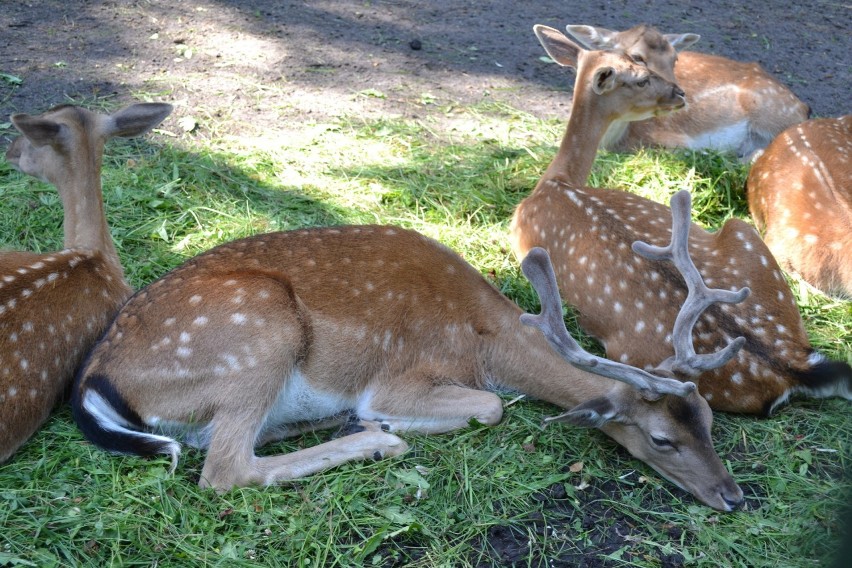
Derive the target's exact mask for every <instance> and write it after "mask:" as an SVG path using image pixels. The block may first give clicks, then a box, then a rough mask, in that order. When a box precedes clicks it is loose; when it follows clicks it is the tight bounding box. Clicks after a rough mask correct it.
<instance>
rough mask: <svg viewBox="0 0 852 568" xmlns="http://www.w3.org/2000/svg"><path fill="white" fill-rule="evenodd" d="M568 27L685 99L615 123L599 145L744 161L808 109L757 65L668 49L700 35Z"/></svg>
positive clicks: (574, 34)
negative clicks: (668, 110) (664, 111)
mask: <svg viewBox="0 0 852 568" xmlns="http://www.w3.org/2000/svg"><path fill="white" fill-rule="evenodd" d="M567 30H568V34H569V35H570V36H571V37H573V38H574V39H575V40H576V41H577V42H579V43H580V44H582V45H583V46H584V47H586V48H587V49H605V50H617V51H621V52H623V53H626V54H627V55H629V56H630V57H631V58H632V59H633V60H634V61H636V62H639V63H642V64H645V65H647V66H648V68H649V69H652V70H654V71H655V72H657V73H659V74H660V75H662V76H663V77H666V78H667V79H669V80H670V81H676V82H677V84H678V85H680V86H681V87H682V88H683V90H684V91H685V92H686V96H687V100H688V101H689V105H688V106H687V107H686V108H685V109H684V110H682V111H680V112H677V113H674V114H669V115H666V116H661V117H656V118H653V119H651V120H646V121H642V122H627V121H623V120H619V121H616V122H614V123H613V124H612V125H611V126H610V128H609V130H608V131H607V134H606V136H604V138H603V140H602V146H603V147H604V148H608V149H612V150H618V151H627V150H633V149H636V148H638V147H640V146H663V147H667V148H691V149H694V150H697V149H705V148H706V149H714V150H722V151H731V152H736V154H737V155H738V156H739V157H740V159H741V160H743V161H751V160H752V159H754V157H755V156H756V155H757V154H759V152H760V150H762V149H763V148H764V147H766V145H767V144H769V142H771V141H772V139H773V138H775V136H777V135H778V134H779V133H780V132H781V131H783V130H784V129H786V128H788V127H789V126H792V125H794V124H797V123H799V122H802V121H803V120H806V119H807V118H808V115H809V114H810V109H809V108H808V105H806V104H805V103H803V102H802V101H800V100H799V99H798V98H797V97H796V95H794V94H793V93H792V91H790V89H788V88H787V87H786V86H784V85H783V84H781V83H780V82H779V81H778V80H776V79H775V78H774V77H772V75H770V74H769V73H767V72H766V70H765V69H763V67H761V66H760V65H759V64H757V63H742V62H739V61H734V60H732V59H727V58H725V57H719V56H716V55H708V54H706V53H697V52H692V51H684V52H681V53H680V55H679V56H678V54H677V53H676V51H675V49H678V50H679V49H683V48H686V47H689V46H690V45H692V44H693V43H695V42H696V41H698V39H699V38H700V37H701V36H698V35H695V34H682V35H673V34H672V35H665V36H663V35H662V34H660V33H659V32H658V31H657V30H655V29H654V28H651V27H648V26H636V27H634V28H630V29H629V30H626V31H623V32H616V31H611V30H607V29H604V28H596V27H593V26H584V25H571V26H567ZM665 43H670V44H671V46H672V47H667V46H666V45H664V44H665ZM675 62H676V63H677V64H675Z"/></svg>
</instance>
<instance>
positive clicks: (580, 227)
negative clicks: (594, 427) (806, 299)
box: [511, 26, 852, 415]
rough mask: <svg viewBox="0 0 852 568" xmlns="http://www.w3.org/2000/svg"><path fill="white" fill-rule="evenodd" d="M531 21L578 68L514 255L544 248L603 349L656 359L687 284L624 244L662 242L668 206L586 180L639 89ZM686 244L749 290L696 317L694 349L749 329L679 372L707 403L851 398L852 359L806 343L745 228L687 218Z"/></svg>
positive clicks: (777, 280)
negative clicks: (705, 361)
mask: <svg viewBox="0 0 852 568" xmlns="http://www.w3.org/2000/svg"><path fill="white" fill-rule="evenodd" d="M535 30H536V34H537V35H538V37H539V40H540V41H541V43H542V45H543V46H544V48H545V50H546V51H547V53H548V54H549V55H550V56H551V58H552V59H554V60H556V61H557V62H560V63H562V64H563V65H571V66H576V67H577V77H576V85H575V89H574V101H573V106H572V111H571V118H570V120H569V122H568V126H567V128H566V132H565V135H564V137H563V139H562V143H561V145H560V147H559V151H558V152H557V155H556V156H555V157H554V159H553V161H552V162H551V164H550V166H549V167H548V169H547V170H546V171H545V173H544V175H543V176H542V178H541V179H540V180H539V182H538V184H537V185H536V187H535V190H534V191H533V193H532V195H531V196H529V197H527V198H526V199H524V200H523V201H522V202H521V204H520V205H519V206H518V208H517V209H516V211H515V214H514V217H513V219H512V227H511V230H512V239H513V248H514V250H515V252H516V254H517V255H518V256H519V257H520V258H523V256H524V255H525V254H526V253H527V251H529V250H530V249H531V248H533V247H543V248H545V249H546V250H547V251H548V252H549V253H550V255H551V258H552V260H553V264H554V268H555V271H556V275H557V278H558V281H559V284H560V286H561V288H562V290H563V294H564V296H565V300H566V302H568V303H569V304H571V305H572V306H574V307H575V308H576V309H577V311H578V313H579V323H580V325H581V327H583V328H584V329H585V330H586V331H587V332H588V333H590V334H591V335H593V336H594V337H596V338H597V339H599V340H600V341H601V342H602V343H603V345H604V347H605V348H606V353H607V356H608V357H609V358H611V359H614V360H618V361H622V362H625V363H629V364H631V365H634V366H637V367H640V368H643V367H645V366H647V365H655V364H656V363H657V362H659V361H661V360H663V359H665V358H666V357H668V356H670V355H671V353H672V350H673V347H672V338H671V333H670V330H671V329H672V327H673V322H674V321H675V315H676V308H675V306H677V305H678V304H679V303H680V302H682V301H683V298H684V297H685V296H686V288H685V287H684V283H683V281H682V279H681V277H680V276H679V275H678V274H677V273H675V272H673V271H672V270H671V269H670V268H668V267H667V266H666V265H662V264H660V263H658V262H656V261H653V260H648V259H645V258H641V257H638V256H636V255H633V254H632V253H631V250H630V247H631V244H632V243H633V242H634V241H636V240H638V239H641V240H645V241H647V242H650V243H660V242H665V241H667V239H668V238H669V235H670V232H671V229H670V223H671V211H670V210H669V208H668V207H666V206H664V205H662V204H659V203H655V202H653V201H650V200H647V199H643V198H641V197H638V196H635V195H632V194H629V193H627V192H623V191H618V190H610V189H595V188H589V187H583V186H584V185H585V182H586V180H587V178H588V174H589V171H590V170H591V166H592V163H593V161H594V158H595V153H596V148H597V146H598V142H599V136H601V135H602V133H603V132H604V131H606V129H607V127H608V125H609V121H611V120H613V117H614V116H619V112H618V109H619V108H627V107H628V106H629V100H630V99H631V98H635V97H637V95H636V94H634V90H632V89H630V88H627V87H621V88H618V89H613V90H612V91H610V92H599V89H598V88H597V79H596V74H594V73H593V71H594V70H595V66H594V65H592V62H594V61H598V60H599V59H600V57H601V53H604V52H594V51H592V52H589V51H583V50H582V48H581V47H580V46H578V45H577V44H575V43H574V42H572V41H570V40H569V39H568V38H567V37H565V36H564V35H563V34H561V33H560V32H558V31H557V30H554V29H552V28H546V27H544V26H536V28H535ZM614 56H616V54H614V53H613V54H609V57H614ZM621 57H625V56H623V55H622V56H621ZM651 75H652V77H653V76H654V74H653V73H652V74H651ZM619 92H620V94H619ZM619 97H620V98H619ZM690 253H691V255H692V257H693V259H694V261H695V264H696V265H697V266H698V269H699V270H700V272H701V274H702V276H704V278H705V279H706V281H707V283H708V284H712V285H714V286H716V287H718V288H722V289H733V288H735V287H738V286H741V285H746V286H748V287H749V288H751V290H752V294H751V296H750V297H749V298H748V299H746V300H745V301H743V302H742V303H740V304H738V305H721V306H713V307H711V308H709V309H708V310H707V311H706V312H705V313H704V314H703V315H702V317H701V318H699V320H698V322H697V324H696V326H695V334H694V337H693V340H694V341H695V344H696V348H697V349H699V350H702V351H711V350H713V349H714V348H715V345H716V344H717V342H718V340H719V336H720V334H721V336H722V337H723V338H726V339H727V340H730V339H731V338H733V337H736V336H744V337H745V338H746V344H745V346H744V347H743V349H742V350H741V351H740V352H739V353H738V354H737V357H736V358H735V359H734V360H732V361H730V362H729V363H728V364H727V365H725V366H723V367H719V368H717V369H714V370H708V371H704V372H701V373H700V374H696V373H690V374H688V375H680V376H682V377H683V378H688V379H689V380H693V381H695V382H696V384H697V385H698V388H699V391H700V392H701V394H702V396H704V397H705V398H706V399H707V400H708V401H709V403H710V406H711V407H712V408H713V409H715V410H724V411H730V412H743V413H752V414H761V415H768V414H770V413H771V412H772V411H773V410H774V409H775V408H776V407H777V406H778V405H780V404H782V403H783V402H785V401H786V400H787V399H788V398H789V397H790V395H791V394H795V393H803V394H807V395H810V396H833V395H839V396H843V397H845V398H847V399H849V398H852V369H850V367H849V365H848V364H846V363H842V362H835V361H830V360H828V359H826V358H825V357H824V356H822V355H821V354H819V353H817V352H815V351H814V350H813V349H812V347H811V345H810V342H809V340H808V338H807V335H806V333H805V329H804V325H803V323H802V320H801V316H800V314H799V311H798V308H797V306H796V303H795V299H794V297H793V295H792V293H791V291H790V290H789V287H788V286H787V284H786V281H785V280H784V278H783V275H782V273H781V270H780V268H779V267H778V265H777V263H776V262H775V259H774V258H773V256H772V254H771V253H770V252H769V250H768V249H767V248H766V245H765V244H764V243H763V241H762V240H761V239H760V237H759V236H758V235H757V233H756V232H755V231H754V229H753V228H752V227H751V226H749V225H748V224H747V223H745V222H743V221H740V220H737V219H732V220H730V221H728V222H727V223H725V225H724V227H723V228H722V229H721V230H720V231H718V232H716V233H708V232H707V231H705V230H703V229H702V228H700V227H699V226H697V225H693V226H692V230H691V231H690Z"/></svg>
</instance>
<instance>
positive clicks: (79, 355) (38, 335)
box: [0, 103, 171, 462]
mask: <svg viewBox="0 0 852 568" xmlns="http://www.w3.org/2000/svg"><path fill="white" fill-rule="evenodd" d="M170 112H171V106H170V105H167V104H148V103H143V104H136V105H131V106H129V107H127V108H125V109H123V110H120V111H118V112H116V113H114V114H111V115H103V114H96V113H93V112H90V111H88V110H85V109H82V108H79V107H74V106H70V105H63V106H59V107H55V108H53V109H51V110H49V111H47V112H45V113H43V114H41V115H38V116H30V115H27V114H15V115H12V118H11V120H12V124H13V125H14V126H15V128H17V129H18V131H19V132H20V133H21V135H22V136H20V137H18V138H16V139H15V140H14V141H13V142H12V144H11V146H10V147H9V149H8V151H7V153H6V159H7V160H8V161H9V162H10V163H11V164H12V165H13V166H14V167H15V168H17V169H19V170H21V171H22V172H24V173H27V174H29V175H32V176H35V177H37V178H39V179H41V180H42V181H45V182H48V183H52V184H53V185H55V186H56V189H57V190H58V191H59V195H60V197H61V199H62V206H63V209H64V215H65V217H64V221H63V229H64V233H65V240H64V246H65V248H64V250H61V251H57V252H53V253H47V254H39V253H32V252H0V462H2V461H5V460H6V459H8V458H9V457H10V456H11V455H12V454H13V453H14V452H15V451H16V450H17V449H18V448H19V447H20V446H21V444H23V443H24V442H25V441H27V440H28V439H29V438H30V436H31V435H32V434H33V433H34V432H35V431H36V430H37V429H38V427H39V426H41V424H42V423H44V421H45V420H46V419H47V417H48V415H49V414H50V411H51V409H52V408H53V406H54V405H55V404H56V402H57V400H58V399H59V398H60V397H61V396H62V394H63V393H64V392H65V391H66V390H67V387H68V385H69V383H70V382H71V379H72V376H73V373H74V370H75V369H76V368H77V366H78V365H79V363H80V362H81V361H82V359H83V357H84V356H85V354H86V352H87V351H88V349H89V348H90V347H91V346H92V345H93V344H94V343H95V341H96V340H97V338H98V337H99V336H100V335H101V334H102V333H103V331H104V329H106V326H107V324H108V323H109V321H110V320H111V319H112V317H113V315H114V314H115V312H116V311H118V308H119V307H120V306H121V304H122V303H124V301H125V300H126V299H127V298H128V297H129V296H130V294H131V289H130V286H129V285H128V284H127V282H126V281H125V279H124V271H123V270H122V268H121V264H120V263H119V259H118V254H117V253H116V250H115V247H114V245H113V242H112V238H111V236H110V233H109V227H108V226H107V221H106V217H105V216H104V208H103V198H102V195H101V163H102V159H103V151H104V144H105V143H106V141H107V140H108V139H110V138H112V137H114V136H122V137H129V136H139V135H141V134H144V133H145V132H147V131H148V130H150V129H151V128H153V127H154V126H156V125H157V124H159V123H160V122H161V121H162V120H163V119H164V118H165V117H166V116H167V115H168V114H169V113H170Z"/></svg>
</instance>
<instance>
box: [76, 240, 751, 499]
mask: <svg viewBox="0 0 852 568" xmlns="http://www.w3.org/2000/svg"><path fill="white" fill-rule="evenodd" d="M541 254H542V255H544V258H543V259H542V258H541V255H539V254H536V255H532V258H531V259H530V261H529V262H528V263H527V265H528V266H529V265H530V264H535V263H541V264H545V265H546V264H547V257H546V253H543V252H542V253H541ZM538 271H539V272H540V271H541V269H539V270H538ZM532 280H533V282H534V283H535V284H536V286H537V287H539V288H541V284H540V282H539V280H540V278H538V277H535V276H533V277H532ZM539 293H541V294H542V295H543V296H544V297H543V299H542V301H543V302H544V303H545V304H546V305H551V306H555V307H551V308H550V312H551V313H550V315H549V316H547V318H546V319H547V321H548V322H549V323H544V324H540V325H541V326H544V327H545V328H547V326H556V328H557V329H549V330H546V333H548V335H549V336H550V337H559V338H560V339H559V340H557V345H562V344H563V342H564V341H568V339H567V338H566V336H567V332H566V331H565V328H564V323H562V322H561V317H559V315H558V314H561V310H560V305H561V304H560V299H559V296H558V293H557V292H556V289H555V286H551V287H550V288H549V289H543V290H540V292H539ZM692 305H693V307H692V308H691V307H689V306H687V307H686V308H685V311H691V310H692V309H693V308H694V303H693V304H692ZM554 310H555V311H554ZM557 312H558V313H557ZM521 314H522V311H521V310H520V309H519V308H518V307H517V306H516V305H515V304H514V303H512V302H511V301H510V300H509V299H508V298H506V297H505V296H503V295H502V294H500V293H499V292H498V291H497V290H495V289H494V288H493V287H492V286H491V285H490V284H489V283H488V282H487V281H486V280H485V279H484V278H483V277H482V276H481V275H480V274H479V273H478V272H477V271H476V270H475V269H474V268H473V267H472V266H470V265H469V264H467V263H466V262H465V261H464V260H462V259H461V258H460V257H459V256H458V255H457V254H455V253H454V252H452V251H451V250H449V249H448V248H446V247H444V246H442V245H440V244H439V243H437V242H435V241H432V240H430V239H428V238H426V237H424V236H422V235H420V234H418V233H415V232H413V231H408V230H404V229H401V228H398V227H389V226H350V227H334V228H314V229H305V230H298V231H292V232H284V233H271V234H265V235H258V236H254V237H250V238H246V239H242V240H238V241H234V242H231V243H227V244H224V245H221V246H219V247H217V248H214V249H212V250H210V251H208V252H206V253H204V254H201V255H199V256H197V257H195V258H193V259H192V260H190V261H188V262H187V263H186V264H184V265H183V266H181V267H179V268H177V269H175V270H174V271H172V272H171V273H169V274H167V275H166V276H164V277H163V278H161V279H160V280H158V281H156V282H154V283H153V284H151V285H150V286H148V287H147V288H145V289H144V290H142V291H140V292H138V293H137V294H136V295H135V296H134V297H132V298H131V299H130V300H129V301H128V303H127V304H126V305H125V306H124V307H123V308H122V310H121V311H120V313H119V314H118V316H117V318H116V319H115V321H114V322H113V324H112V325H111V327H110V328H109V330H108V331H107V333H106V334H105V336H104V338H103V339H102V340H101V342H100V343H99V344H98V345H97V346H96V347H95V348H94V349H93V351H92V353H91V356H90V358H89V360H88V362H87V363H86V364H85V366H84V367H83V368H82V370H81V372H80V373H79V375H78V378H77V380H76V381H75V385H74V387H73V390H72V408H73V412H74V417H75V420H76V422H77V424H78V425H79V427H80V428H81V430H82V432H83V433H84V434H85V436H86V437H87V438H88V439H89V440H91V441H92V442H94V443H96V444H97V445H99V446H101V447H102V448H104V449H107V450H110V451H112V452H117V453H129V454H137V455H155V454H168V455H171V456H172V461H173V466H172V467H173V468H174V467H175V465H176V463H177V458H178V455H179V453H180V445H179V443H178V441H177V440H176V439H175V438H177V437H182V438H183V439H184V440H185V442H186V443H188V444H190V445H193V446H196V447H199V448H207V457H206V460H205V462H204V467H203V469H202V472H201V478H200V480H199V484H200V485H201V486H202V487H208V486H209V487H214V488H216V489H217V490H220V491H224V490H228V489H229V488H231V487H234V486H243V485H248V484H263V485H270V484H274V483H278V482H281V481H285V480H289V479H294V478H299V477H304V476H307V475H310V474H313V473H316V472H319V471H322V470H324V469H327V468H329V467H333V466H336V465H339V464H342V463H345V462H348V461H352V460H358V459H378V458H380V457H387V456H395V455H399V454H401V453H403V452H404V451H405V450H406V448H407V446H406V443H405V442H404V441H403V440H402V439H400V438H398V437H397V436H396V435H394V434H393V433H392V432H402V431H407V430H411V431H419V432H424V433H440V432H448V431H451V430H455V429H458V428H463V427H465V426H466V425H468V424H469V422H470V420H471V419H475V420H477V421H478V422H480V423H483V424H489V425H491V424H496V423H498V422H499V421H500V419H501V417H502V414H503V406H502V402H501V399H500V398H499V397H498V396H497V395H495V394H493V393H492V392H488V390H490V389H509V390H512V391H520V392H522V393H526V394H528V395H530V396H533V397H536V398H538V399H542V400H545V401H549V402H551V403H554V404H557V405H559V406H562V407H564V408H569V409H571V410H569V411H568V412H567V413H566V414H564V415H563V416H562V417H560V418H559V419H561V420H566V421H568V422H571V423H572V424H575V425H578V426H585V427H598V428H601V429H602V430H603V431H604V432H606V433H607V434H608V435H609V436H611V437H612V438H614V439H615V440H616V441H618V442H619V443H620V444H622V445H623V446H625V447H626V448H627V449H628V450H629V451H630V452H631V453H632V454H633V455H634V456H636V457H638V458H639V459H642V460H643V461H645V462H646V463H648V464H649V465H651V466H652V467H653V468H655V469H656V470H657V471H658V472H660V474H661V475H663V476H664V477H666V478H668V479H669V480H671V481H673V482H674V483H675V484H677V485H678V486H680V487H682V488H684V489H685V490H687V491H689V492H691V493H693V494H694V495H695V496H696V497H697V498H698V499H700V500H701V501H702V502H704V503H706V504H707V505H709V506H711V507H715V508H717V509H721V510H732V509H734V508H735V507H737V506H738V505H739V503H740V502H741V500H742V491H741V490H740V488H739V487H738V486H737V485H736V483H735V482H734V481H733V479H732V478H731V476H730V475H729V473H728V472H727V471H726V469H725V467H724V465H723V464H722V462H721V460H720V459H719V457H718V456H717V455H716V453H715V451H714V449H713V445H712V442H711V438H710V427H711V424H712V413H711V412H710V409H709V407H708V405H707V403H706V401H705V400H704V399H702V398H701V397H700V396H698V394H697V393H696V392H695V388H694V385H692V384H690V383H681V382H679V381H677V380H673V379H671V378H667V377H659V376H656V375H653V374H650V373H648V372H645V371H643V370H640V369H635V368H632V367H629V366H626V365H621V364H618V363H615V362H611V361H607V360H605V359H601V358H595V357H593V356H591V355H588V354H585V353H582V352H580V351H579V347H577V348H576V349H577V352H572V353H571V354H567V353H563V356H564V357H565V358H566V359H563V358H562V357H560V356H559V355H558V354H557V353H555V352H554V351H553V349H551V348H550V347H549V346H548V343H547V340H546V339H545V338H544V337H543V336H542V334H541V333H538V332H537V331H536V330H534V329H531V328H529V327H527V326H525V325H523V324H522V323H521V321H520V316H521ZM557 320H559V321H558V325H557ZM534 321H538V320H534ZM687 335H688V330H687ZM563 347H564V346H563ZM735 348H736V346H734V348H731V349H735ZM560 349H562V348H560ZM562 350H564V349H562ZM728 351H729V352H730V351H731V350H730V349H729V350H728ZM566 360H567V362H566ZM593 373H597V374H593ZM598 374H599V375H602V376H598ZM604 377H609V378H612V379H616V380H615V381H611V380H607V379H606V378H604ZM486 389H488V390H486ZM349 417H352V418H355V419H356V420H357V421H358V422H357V424H356V423H353V422H349V423H350V425H351V426H354V427H352V428H350V433H349V435H347V436H344V437H339V438H336V439H333V440H331V441H329V442H325V443H322V444H320V445H318V446H315V447H311V448H307V449H303V450H298V451H295V452H292V453H289V454H286V455H275V456H269V457H258V456H256V455H255V452H254V449H255V447H256V446H258V445H261V444H264V443H267V442H271V441H273V440H278V439H281V438H283V437H286V436H291V435H296V434H299V433H301V432H305V431H309V430H315V429H320V428H328V427H332V426H335V425H339V424H342V423H345V422H347V418H349ZM353 430H354V432H352V431H353Z"/></svg>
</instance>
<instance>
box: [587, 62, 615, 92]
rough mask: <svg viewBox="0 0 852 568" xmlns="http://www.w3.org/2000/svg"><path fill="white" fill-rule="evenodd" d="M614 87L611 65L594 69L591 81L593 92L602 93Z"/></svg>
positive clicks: (613, 73)
mask: <svg viewBox="0 0 852 568" xmlns="http://www.w3.org/2000/svg"><path fill="white" fill-rule="evenodd" d="M614 88H615V69H613V68H612V67H601V68H600V69H598V70H597V71H595V76H594V79H593V81H592V89H593V90H594V91H595V93H597V94H599V95H603V94H604V93H607V92H609V91H611V90H613V89H614Z"/></svg>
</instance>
